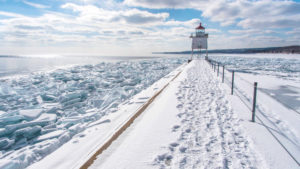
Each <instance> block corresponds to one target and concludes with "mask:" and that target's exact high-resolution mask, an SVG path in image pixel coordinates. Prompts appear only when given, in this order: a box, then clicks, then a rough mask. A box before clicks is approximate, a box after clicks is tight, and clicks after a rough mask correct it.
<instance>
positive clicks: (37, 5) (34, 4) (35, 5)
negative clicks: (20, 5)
mask: <svg viewBox="0 0 300 169" xmlns="http://www.w3.org/2000/svg"><path fill="white" fill-rule="evenodd" d="M23 2H24V3H25V4H27V5H29V6H32V7H35V8H41V9H44V8H50V6H47V5H42V4H37V3H33V2H29V1H23Z"/></svg>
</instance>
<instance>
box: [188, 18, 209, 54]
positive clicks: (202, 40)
mask: <svg viewBox="0 0 300 169" xmlns="http://www.w3.org/2000/svg"><path fill="white" fill-rule="evenodd" d="M195 30H196V34H195V36H194V35H193V34H191V36H190V38H192V56H191V59H193V55H194V51H195V53H196V52H197V50H199V51H198V56H199V57H200V55H201V49H205V50H206V56H205V59H207V57H208V56H207V38H208V33H205V28H204V27H203V26H202V25H201V23H200V25H199V26H197V27H196V28H195Z"/></svg>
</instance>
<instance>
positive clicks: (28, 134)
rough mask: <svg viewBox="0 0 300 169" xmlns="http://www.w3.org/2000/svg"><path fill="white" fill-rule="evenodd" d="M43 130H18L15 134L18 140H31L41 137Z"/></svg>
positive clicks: (34, 128)
mask: <svg viewBox="0 0 300 169" xmlns="http://www.w3.org/2000/svg"><path fill="white" fill-rule="evenodd" d="M41 130H42V128H41V126H34V127H26V128H22V129H19V130H16V131H15V132H14V136H15V138H16V139H21V138H23V137H25V138H28V139H31V138H33V137H36V136H37V135H39V134H40V132H41Z"/></svg>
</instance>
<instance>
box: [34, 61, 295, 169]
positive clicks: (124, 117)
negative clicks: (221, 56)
mask: <svg viewBox="0 0 300 169" xmlns="http://www.w3.org/2000/svg"><path fill="white" fill-rule="evenodd" d="M180 72H181V73H180ZM179 73H180V74H179ZM178 74H179V76H178V77H176V76H177V75H178ZM175 77H176V78H175ZM153 95H155V99H153ZM151 99H152V100H151ZM145 105H147V106H146V107H145ZM232 105H234V107H232ZM141 109H142V110H143V111H141ZM144 109H145V110H144ZM136 113H140V114H139V116H136ZM249 114H250V113H249V110H248V109H247V108H245V106H244V105H243V104H242V103H241V101H240V100H239V99H238V98H237V97H236V96H232V95H230V88H229V87H228V86H226V84H223V83H222V81H221V79H218V78H217V77H216V76H215V75H214V72H213V70H212V69H211V68H210V65H209V64H208V63H207V62H206V61H205V60H194V61H192V62H191V63H189V64H184V65H182V66H181V67H179V68H177V69H176V70H175V71H173V72H172V73H170V74H169V75H167V76H166V77H164V78H162V79H161V80H159V81H158V82H156V83H154V84H153V85H152V86H151V87H149V88H148V89H147V90H144V91H142V92H141V93H139V94H137V95H136V96H134V98H132V99H131V100H130V101H129V102H127V103H124V104H123V105H122V106H121V108H120V110H119V111H117V112H115V113H112V114H109V115H107V116H106V117H105V119H104V118H103V119H102V121H101V122H99V123H97V124H95V125H94V126H93V127H92V128H90V129H89V130H88V131H87V132H85V134H86V135H84V137H82V138H80V139H77V138H74V139H72V140H70V141H69V142H67V143H66V144H64V145H63V146H62V147H60V148H59V149H58V150H57V151H55V152H53V153H52V154H50V155H48V156H47V157H45V158H44V159H42V160H41V161H39V162H37V163H35V164H33V165H31V166H30V167H29V168H31V169H32V168H41V167H42V168H80V167H84V168H86V167H89V168H269V167H270V168H284V167H288V168H298V165H297V163H295V161H293V159H291V158H290V156H289V155H288V154H287V153H286V152H285V151H284V150H283V149H282V147H281V146H280V145H279V144H278V142H277V141H276V140H275V139H274V138H273V137H272V136H271V135H270V133H269V132H268V131H267V129H266V128H265V126H263V125H260V124H257V123H252V122H251V121H250V120H249V116H250V115H249ZM134 116H136V117H134ZM133 118H134V119H135V118H136V119H135V120H132V119H133ZM129 121H130V123H131V122H132V124H130V125H129V123H128V122H129ZM124 126H126V128H127V127H128V128H127V129H126V130H124V129H123V127H124ZM120 130H122V132H123V133H122V132H120ZM118 132H119V134H118V136H116V133H118ZM112 138H113V140H111V139H112ZM108 142H109V144H108ZM105 144H108V145H105ZM103 147H105V148H103ZM101 148H102V150H101V151H99V150H100V149H101ZM104 149H105V150H104ZM103 150H104V151H103Z"/></svg>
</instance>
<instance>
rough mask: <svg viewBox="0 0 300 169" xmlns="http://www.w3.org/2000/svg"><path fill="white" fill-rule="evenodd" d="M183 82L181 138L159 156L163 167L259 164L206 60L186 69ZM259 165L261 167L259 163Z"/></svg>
mask: <svg viewBox="0 0 300 169" xmlns="http://www.w3.org/2000/svg"><path fill="white" fill-rule="evenodd" d="M187 74H188V76H187V78H186V79H185V80H184V81H182V82H181V84H180V86H179V91H178V92H177V94H176V95H177V96H178V97H177V99H178V102H179V104H178V105H177V108H178V109H179V111H180V113H179V114H178V118H179V119H180V120H181V123H180V124H179V125H176V126H174V132H179V133H180V136H179V138H178V139H177V140H176V141H175V142H174V143H172V144H170V146H169V149H168V151H167V152H166V153H165V154H162V155H159V156H158V158H157V159H156V162H157V163H158V165H160V166H161V167H162V168H165V167H168V166H170V168H257V167H258V166H257V164H258V163H257V162H256V159H257V158H256V155H255V153H253V151H252V150H251V145H250V142H249V141H248V139H247V138H246V137H245V135H244V133H243V131H242V129H241V127H240V125H239V122H238V119H237V118H236V116H235V115H234V114H233V113H232V110H231V108H230V105H229V103H228V101H227V100H226V97H225V92H224V90H222V89H221V88H220V86H219V82H218V81H216V79H215V78H214V76H213V74H212V72H211V70H210V69H209V67H208V66H207V64H206V63H205V62H204V61H197V62H196V65H195V66H194V67H192V68H191V69H189V70H188V71H187ZM258 168H259V167H258Z"/></svg>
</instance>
